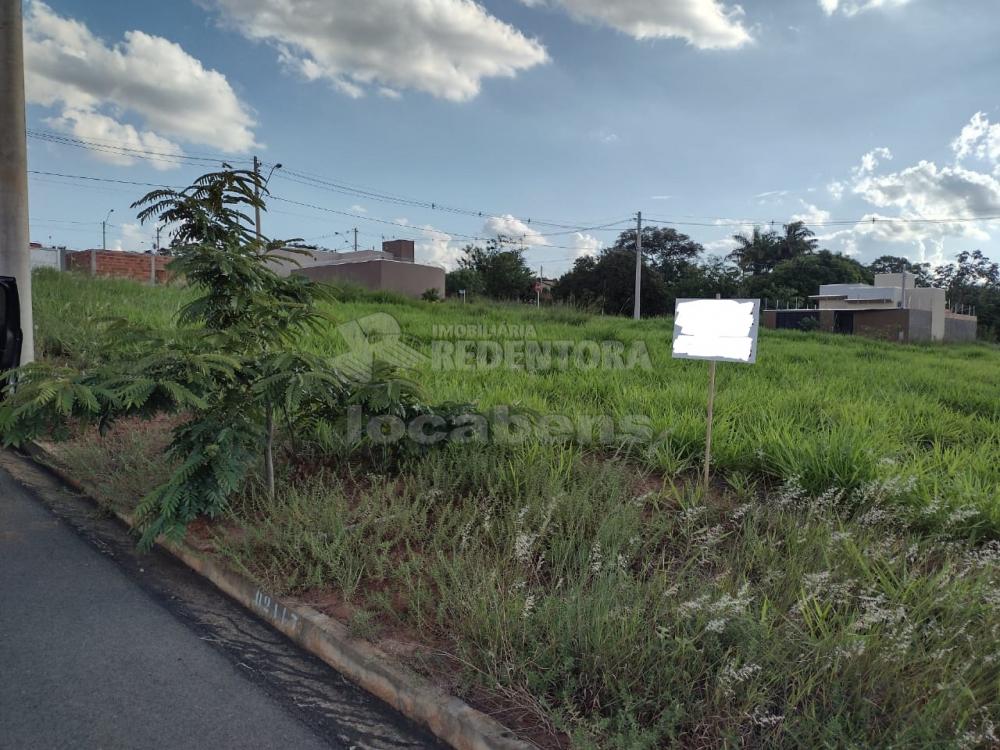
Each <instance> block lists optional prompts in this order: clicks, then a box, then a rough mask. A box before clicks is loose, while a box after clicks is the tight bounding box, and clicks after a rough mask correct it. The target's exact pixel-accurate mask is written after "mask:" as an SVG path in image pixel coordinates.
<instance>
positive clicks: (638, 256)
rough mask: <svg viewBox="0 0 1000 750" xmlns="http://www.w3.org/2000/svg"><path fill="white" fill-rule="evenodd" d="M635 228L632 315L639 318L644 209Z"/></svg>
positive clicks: (637, 217) (637, 219)
mask: <svg viewBox="0 0 1000 750" xmlns="http://www.w3.org/2000/svg"><path fill="white" fill-rule="evenodd" d="M635 228H636V230H635V307H634V308H633V310H632V317H633V318H634V319H635V320H639V318H641V317H642V315H641V310H640V303H639V297H640V294H641V292H642V211H640V212H639V213H638V214H636V223H635Z"/></svg>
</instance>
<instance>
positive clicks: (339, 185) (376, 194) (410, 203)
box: [28, 130, 629, 236]
mask: <svg viewBox="0 0 1000 750" xmlns="http://www.w3.org/2000/svg"><path fill="white" fill-rule="evenodd" d="M28 134H29V136H30V137H32V138H36V139H38V140H43V141H47V142H50V143H58V144H61V145H66V146H73V147H76V148H82V149H86V150H90V151H97V152H101V153H108V154H113V155H119V156H127V157H133V158H143V159H148V160H152V161H160V162H166V163H170V164H175V165H187V166H197V165H204V164H205V163H212V164H216V163H222V162H229V163H232V162H234V160H233V159H231V158H229V157H226V156H224V155H221V154H216V155H204V156H197V155H193V154H185V153H170V152H162V151H151V150H148V149H141V148H135V147H132V146H128V145H126V144H122V143H121V142H117V143H116V142H113V141H99V140H96V139H84V138H76V137H71V136H67V135H63V134H60V133H53V132H51V131H37V130H32V131H29V133H28ZM236 161H238V160H236ZM244 161H245V160H244ZM275 176H276V177H279V178H280V179H283V180H287V181H290V182H295V183H298V184H300V185H304V186H306V187H313V188H320V189H323V190H329V191H331V192H335V193H340V194H343V195H347V196H350V197H353V198H360V199H364V200H374V201H379V202H384V203H394V204H396V205H402V206H407V207H410V208H423V209H428V210H432V211H445V212H448V213H455V214H461V215H465V216H474V217H478V218H494V219H504V218H507V216H508V215H509V216H513V214H501V213H497V212H490V211H476V210H472V209H465V208H456V207H454V206H449V205H446V204H443V203H438V202H436V201H427V200H421V199H416V198H406V197H404V196H400V195H394V194H392V193H386V192H383V191H379V190H375V189H369V188H364V187H360V186H354V185H350V184H347V183H343V182H338V181H334V180H330V179H328V178H326V177H324V176H321V175H317V174H315V173H310V172H305V171H296V170H294V169H288V168H287V167H286V168H283V169H282V171H280V172H278V173H276V175H275ZM626 221H629V220H628V219H622V220H619V221H615V222H607V223H601V224H599V225H598V226H594V227H587V226H578V225H575V224H568V223H561V222H554V221H547V220H544V219H532V218H530V217H529V218H527V219H525V220H524V223H525V224H527V225H532V224H534V225H541V226H549V227H555V228H557V229H562V230H565V231H562V232H552V233H550V235H551V236H555V235H559V234H572V233H575V232H586V231H598V230H604V229H609V228H611V227H613V226H614V225H617V224H623V223H625V222H626ZM536 234H538V235H540V236H546V235H545V234H543V233H541V232H538V233H536Z"/></svg>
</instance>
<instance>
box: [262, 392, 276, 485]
mask: <svg viewBox="0 0 1000 750" xmlns="http://www.w3.org/2000/svg"><path fill="white" fill-rule="evenodd" d="M264 476H265V478H266V480H267V496H268V498H270V499H271V500H274V408H273V407H272V406H271V405H270V404H268V405H267V442H266V444H265V446H264Z"/></svg>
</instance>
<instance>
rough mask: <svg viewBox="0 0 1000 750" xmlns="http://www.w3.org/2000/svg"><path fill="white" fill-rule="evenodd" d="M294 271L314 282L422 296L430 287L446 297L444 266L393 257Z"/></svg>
mask: <svg viewBox="0 0 1000 750" xmlns="http://www.w3.org/2000/svg"><path fill="white" fill-rule="evenodd" d="M293 273H295V274H299V275H302V276H305V277H306V278H308V279H312V280H313V281H321V282H322V281H333V282H336V281H346V282H349V283H352V284H358V285H360V286H363V287H365V288H366V289H373V290H384V291H393V292H399V293H401V294H405V295H407V296H409V297H419V296H420V295H422V294H423V293H424V292H425V291H427V290H428V289H437V290H438V294H440V295H441V297H444V269H443V268H437V267H436V266H423V265H419V264H417V263H407V262H403V261H394V260H370V261H362V262H360V263H331V264H327V265H318V266H312V267H311V268H302V269H298V270H296V271H294V272H293Z"/></svg>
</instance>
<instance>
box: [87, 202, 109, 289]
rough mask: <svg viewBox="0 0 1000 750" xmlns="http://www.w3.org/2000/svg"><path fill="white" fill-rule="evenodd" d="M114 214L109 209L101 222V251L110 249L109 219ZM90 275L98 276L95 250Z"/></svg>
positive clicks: (91, 258) (91, 253)
mask: <svg viewBox="0 0 1000 750" xmlns="http://www.w3.org/2000/svg"><path fill="white" fill-rule="evenodd" d="M114 212H115V210H114V209H113V208H112V209H109V210H108V215H107V216H105V217H104V221H102V222H101V250H107V249H108V219H110V218H111V214H113V213H114ZM90 275H91V276H97V251H96V250H94V248H91V249H90Z"/></svg>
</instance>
